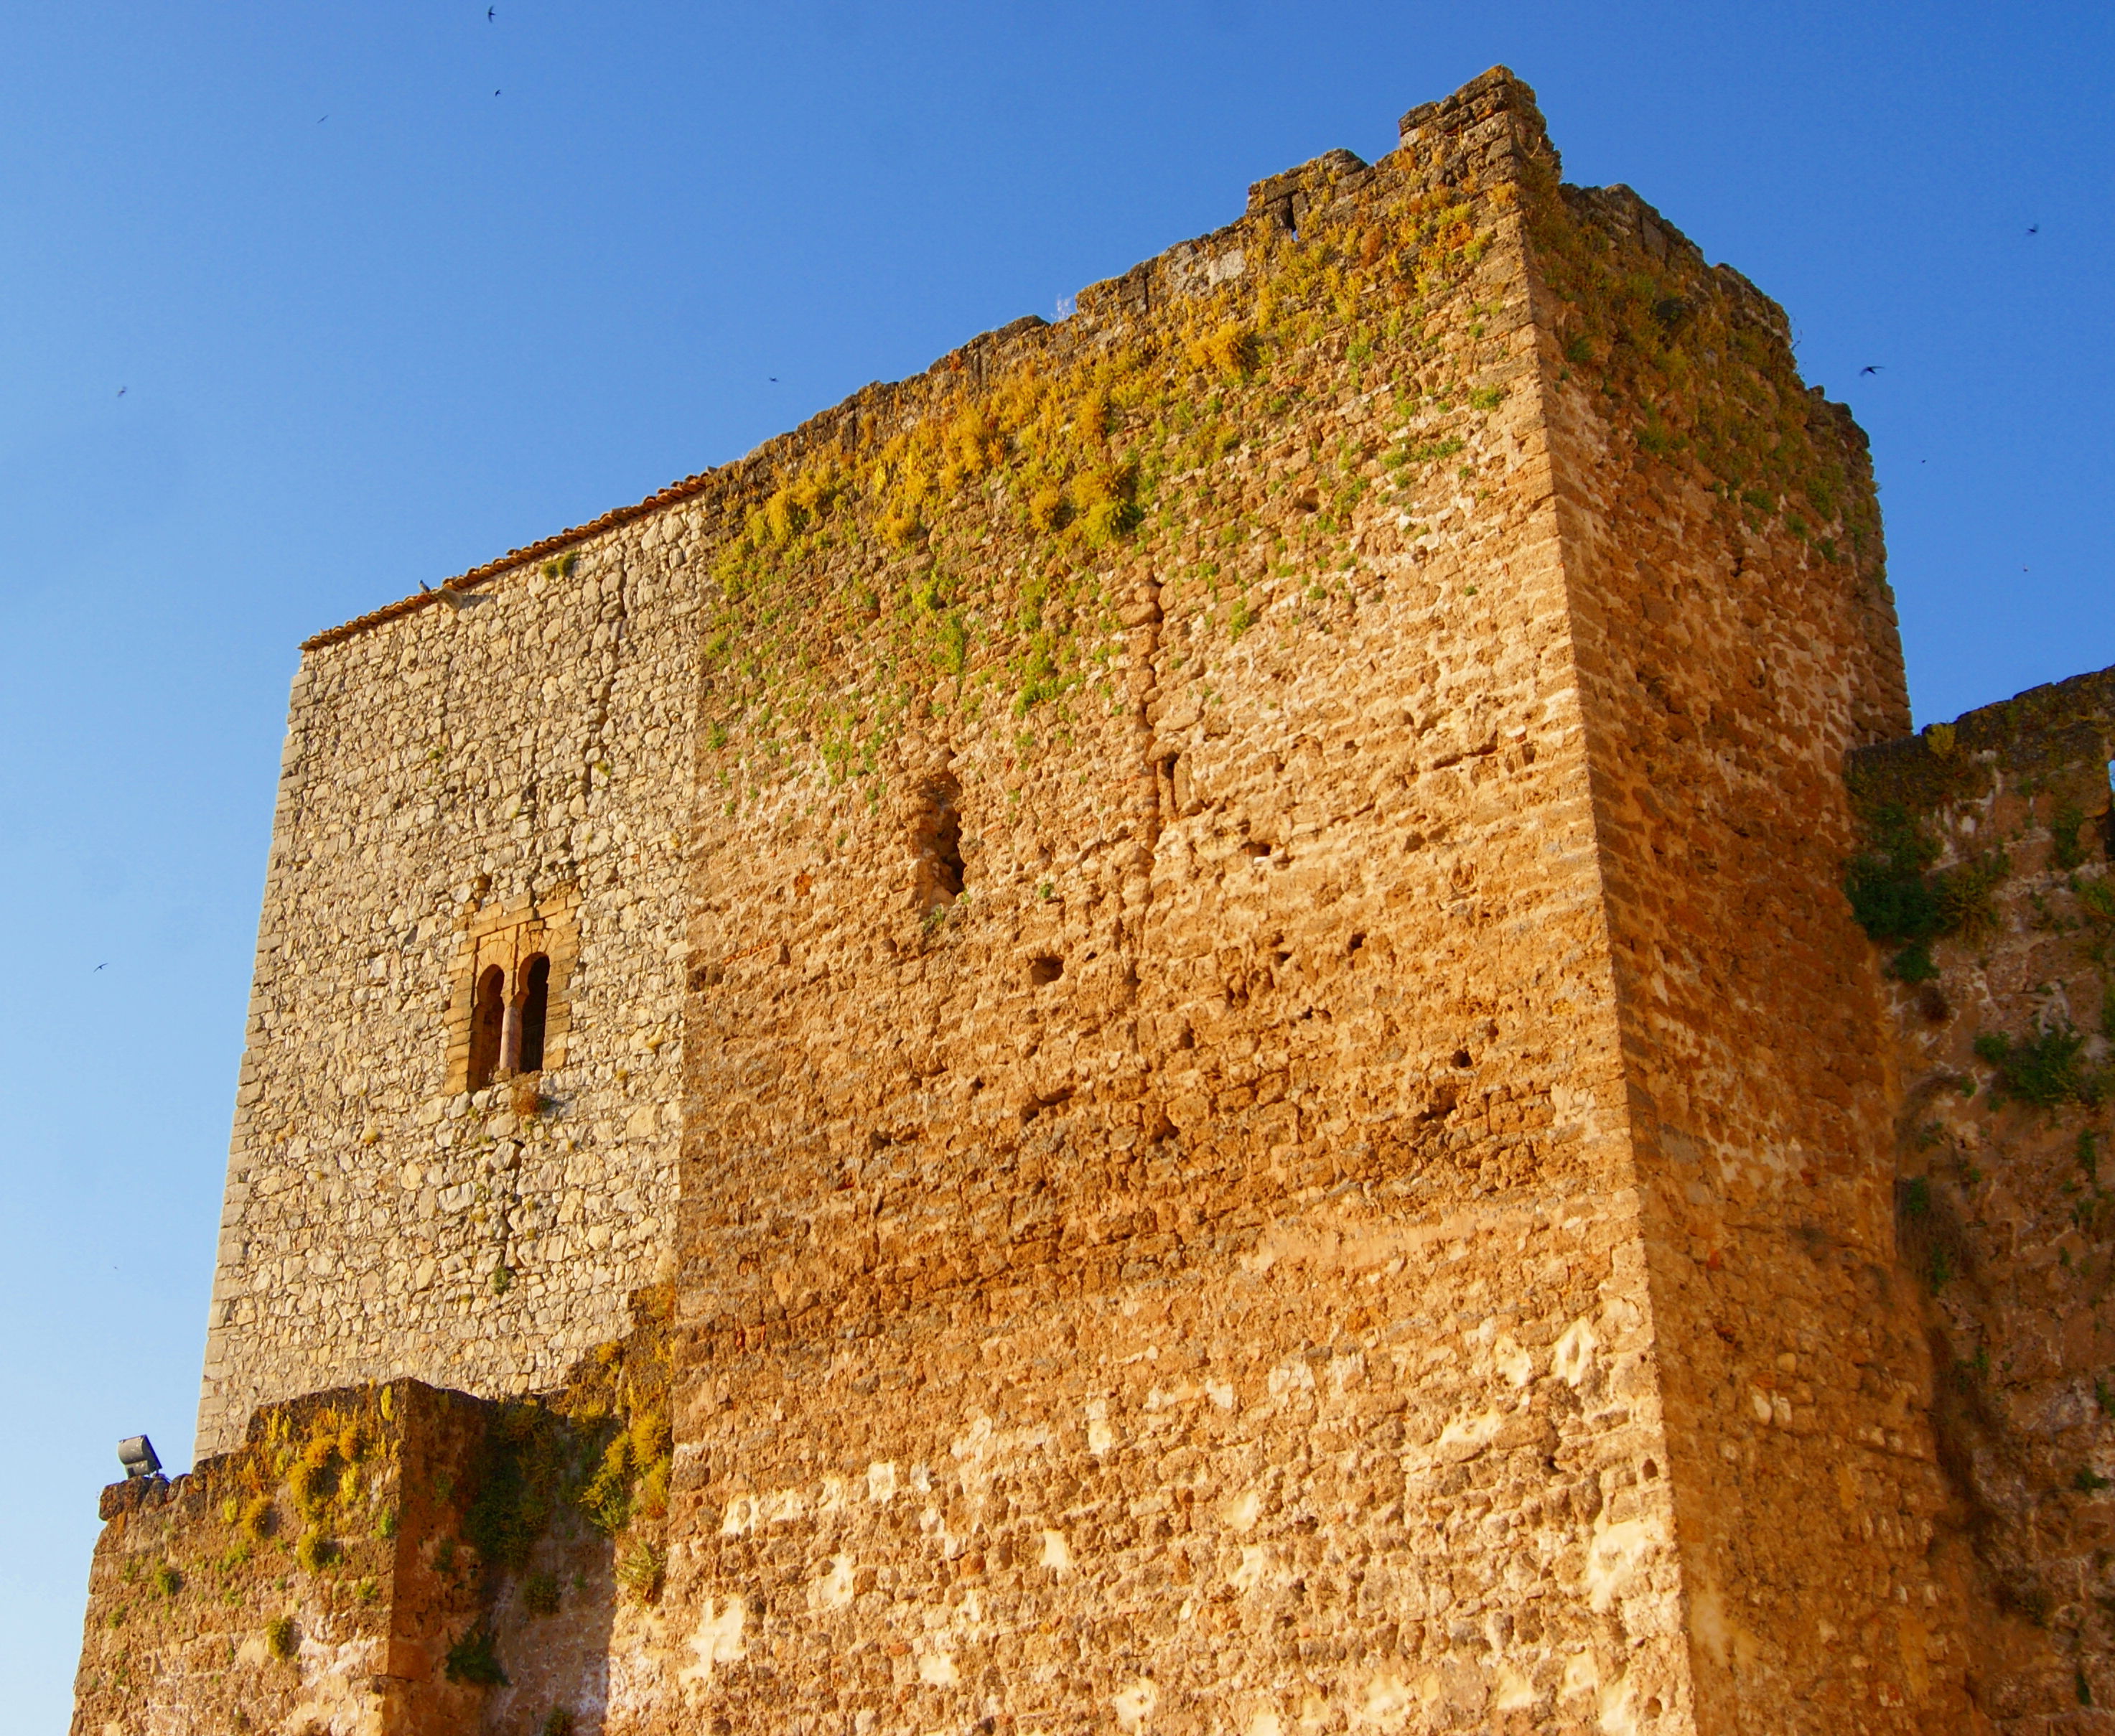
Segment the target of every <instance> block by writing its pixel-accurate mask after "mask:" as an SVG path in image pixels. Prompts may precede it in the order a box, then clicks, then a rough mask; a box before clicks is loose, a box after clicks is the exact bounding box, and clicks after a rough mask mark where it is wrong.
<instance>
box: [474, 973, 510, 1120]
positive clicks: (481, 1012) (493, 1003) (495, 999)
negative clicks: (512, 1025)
mask: <svg viewBox="0 0 2115 1736" xmlns="http://www.w3.org/2000/svg"><path fill="white" fill-rule="evenodd" d="M506 1018H507V973H506V972H505V971H502V970H501V969H500V968H499V967H498V965H493V967H491V968H490V969H489V970H488V971H485V973H484V975H483V976H480V977H479V978H478V980H477V994H476V996H475V999H473V1000H472V1001H471V1003H470V1089H471V1090H472V1091H483V1090H484V1087H485V1086H488V1085H489V1084H491V1083H492V1076H493V1073H495V1072H498V1069H499V1034H500V1028H501V1026H502V1024H503V1023H504V1022H505V1021H506Z"/></svg>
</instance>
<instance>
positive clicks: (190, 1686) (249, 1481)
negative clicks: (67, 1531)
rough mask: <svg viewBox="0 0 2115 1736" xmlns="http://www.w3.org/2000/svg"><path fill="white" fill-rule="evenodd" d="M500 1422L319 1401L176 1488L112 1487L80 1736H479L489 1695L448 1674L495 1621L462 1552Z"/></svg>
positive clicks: (366, 1399)
mask: <svg viewBox="0 0 2115 1736" xmlns="http://www.w3.org/2000/svg"><path fill="white" fill-rule="evenodd" d="M483 1412H484V1407H483V1406H480V1405H479V1404H478V1403H476V1402H475V1401H474V1400H470V1399H466V1398H462V1397H461V1395H460V1394H449V1393H442V1392H437V1391H435V1390H434V1389H431V1388H429V1387H424V1386H420V1385H418V1384H417V1383H415V1382H412V1381H405V1382H401V1383H397V1385H392V1386H389V1387H382V1388H366V1389H339V1390H337V1391H333V1392H328V1393H319V1394H310V1395H308V1396H306V1397H305V1398H301V1399H298V1400H296V1401H294V1402H292V1403H289V1404H286V1405H282V1406H272V1407H266V1408H264V1409H261V1410H259V1412H256V1413H255V1415H254V1417H253V1419H252V1421H251V1426H250V1431H249V1435H248V1438H247V1439H246V1440H245V1441H244V1442H243V1443H242V1444H241V1445H240V1446H238V1447H237V1448H236V1449H233V1450H232V1451H231V1452H228V1453H225V1454H215V1455H213V1456H212V1457H210V1458H204V1459H202V1460H201V1461H200V1463H199V1464H198V1466H197V1467H196V1468H195V1469H194V1470H193V1471H191V1472H188V1473H187V1474H186V1475H184V1476H182V1477H177V1478H176V1479H175V1480H174V1481H163V1479H161V1478H159V1477H155V1478H153V1479H146V1480H141V1481H135V1482H129V1483H119V1484H116V1485H114V1486H112V1487H110V1488H108V1489H106V1490H104V1491H103V1519H104V1521H105V1523H104V1526H103V1533H102V1535H101V1536H100V1537H99V1539H98V1540H97V1543H96V1549H95V1559H94V1565H93V1567H92V1568H91V1569H90V1572H89V1602H88V1615H87V1620H86V1633H85V1638H84V1641H83V1643H82V1646H81V1659H80V1673H79V1677H78V1679H77V1681H76V1688H75V1696H74V1716H73V1723H72V1726H71V1729H72V1736H113V1733H123V1736H203V1733H205V1732H213V1733H219V1732H242V1731H260V1732H262V1731H273V1732H285V1733H287V1736H308V1733H316V1736H321V1733H323V1732H326V1731H328V1732H330V1733H333V1736H354V1733H356V1732H357V1733H360V1736H379V1733H381V1732H383V1731H384V1730H386V1731H387V1732H388V1733H389V1736H445V1733H447V1732H449V1731H452V1730H456V1729H462V1728H464V1727H465V1725H466V1723H470V1724H474V1723H475V1720H476V1719H477V1717H478V1716H479V1709H480V1706H481V1702H482V1700H483V1693H482V1691H481V1690H480V1689H479V1688H478V1687H477V1686H475V1684H472V1683H456V1682H452V1681H450V1680H449V1679H448V1674H447V1671H446V1670H445V1669H444V1668H443V1662H444V1654H445V1653H446V1652H447V1649H448V1647H449V1646H450V1645H451V1644H452V1643H453V1642H456V1641H457V1640H458V1639H459V1638H460V1637H461V1635H462V1634H463V1633H466V1632H467V1631H469V1629H470V1625H471V1623H472V1622H473V1620H474V1619H475V1613H476V1610H477V1605H478V1599H477V1584H476V1580H475V1576H474V1575H473V1574H471V1573H467V1572H459V1571H457V1570H456V1563H455V1559H454V1550H455V1545H454V1543H453V1541H452V1539H453V1538H454V1536H455V1534H456V1531H457V1529H458V1528H459V1527H460V1525H461V1507H462V1504H463V1501H464V1499H466V1497H467V1495H468V1494H469V1492H470V1489H471V1487H472V1484H473V1472H474V1471H475V1464H476V1460H477V1456H478V1455H477V1450H476V1449H477V1446H478V1444H479V1441H480V1440H481V1439H482V1426H483V1420H484V1418H483ZM463 1565H464V1566H465V1567H467V1566H468V1565H469V1564H468V1563H467V1561H466V1563H465V1564H463Z"/></svg>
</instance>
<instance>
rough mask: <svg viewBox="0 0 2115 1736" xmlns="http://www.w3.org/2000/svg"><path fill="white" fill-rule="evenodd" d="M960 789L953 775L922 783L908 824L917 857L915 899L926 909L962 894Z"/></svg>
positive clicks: (948, 901) (945, 902)
mask: <svg viewBox="0 0 2115 1736" xmlns="http://www.w3.org/2000/svg"><path fill="white" fill-rule="evenodd" d="M961 800H962V792H961V787H960V786H959V785H958V784H957V783H956V782H955V780H954V779H953V778H936V779H935V780H934V782H932V783H929V784H927V785H926V786H925V790H924V799H923V800H922V801H920V803H919V806H918V812H917V815H916V818H915V820H913V821H912V824H911V847H912V848H913V849H914V850H915V852H917V856H918V881H919V884H918V902H919V905H920V907H921V908H922V909H924V910H925V911H928V912H930V911H933V910H935V909H937V908H938V907H940V906H941V905H943V904H948V903H952V902H953V901H954V900H955V899H957V898H960V897H961V892H962V884H963V879H964V874H963V867H962V813H961Z"/></svg>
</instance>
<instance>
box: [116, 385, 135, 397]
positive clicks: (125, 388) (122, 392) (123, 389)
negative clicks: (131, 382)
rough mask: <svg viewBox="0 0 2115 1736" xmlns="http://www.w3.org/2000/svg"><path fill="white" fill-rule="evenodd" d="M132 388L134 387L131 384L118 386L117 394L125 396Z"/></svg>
mask: <svg viewBox="0 0 2115 1736" xmlns="http://www.w3.org/2000/svg"><path fill="white" fill-rule="evenodd" d="M131 389H132V388H131V387H130V386H120V387H119V388H117V395H118V397H124V396H125V394H126V393H127V392H130V391H131Z"/></svg>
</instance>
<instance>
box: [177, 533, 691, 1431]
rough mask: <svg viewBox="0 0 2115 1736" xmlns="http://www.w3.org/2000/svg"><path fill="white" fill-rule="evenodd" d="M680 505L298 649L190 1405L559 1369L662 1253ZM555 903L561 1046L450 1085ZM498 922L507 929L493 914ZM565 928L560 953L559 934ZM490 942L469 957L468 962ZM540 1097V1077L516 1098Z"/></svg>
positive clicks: (687, 700)
mask: <svg viewBox="0 0 2115 1736" xmlns="http://www.w3.org/2000/svg"><path fill="white" fill-rule="evenodd" d="M688 528H689V526H688V525H687V522H686V519H685V518H684V517H683V515H682V514H681V513H680V512H675V513H670V514H668V515H666V516H664V517H658V518H654V519H650V520H648V521H644V522H632V523H626V524H623V525H620V526H612V527H611V528H609V529H608V530H605V531H603V533H602V534H600V535H595V536H593V537H590V538H588V539H586V540H584V541H582V542H580V544H578V545H577V546H576V548H575V549H573V550H572V551H571V553H570V554H569V556H568V557H566V558H553V560H551V561H549V562H547V563H544V564H542V565H541V566H539V565H537V564H534V563H521V564H519V565H517V566H516V567H514V568H513V569H512V571H510V572H508V574H507V576H506V577H505V578H504V579H503V580H502V581H498V582H496V583H492V584H489V585H488V586H486V587H485V588H484V589H483V590H481V591H477V592H471V593H466V595H467V596H468V599H469V600H468V601H467V602H466V603H463V604H461V606H460V607H450V606H448V605H447V604H444V603H443V602H441V601H438V600H436V601H432V602H429V603H428V604H426V606H424V607H423V608H414V609H401V608H400V609H398V610H397V611H394V612H392V613H389V614H388V616H387V617H386V618H382V619H379V620H377V621H375V622H371V623H368V624H366V625H365V626H364V627H362V629H361V630H360V631H352V632H343V631H341V632H340V633H337V634H331V635H325V636H322V638H321V639H320V640H319V641H314V642H312V643H311V644H310V645H309V646H308V647H307V648H305V651H304V654H303V658H302V664H301V673H299V674H298V675H297V676H296V678H295V682H294V688H293V699H292V703H291V708H290V714H289V723H288V728H287V751H286V755H285V759H284V762H283V764H284V769H283V772H282V779H281V785H280V795H279V805H278V812H277V814H276V815H275V818H274V822H273V843H272V855H271V861H270V865H269V868H268V875H267V879H266V884H265V895H264V916H263V919H262V921H261V923H260V925H259V940H258V952H257V972H256V981H255V990H254V991H253V994H252V997H251V1002H250V1034H249V1041H248V1046H247V1049H246V1051H245V1055H244V1059H243V1063H242V1072H241V1086H240V1089H239V1091H238V1093H237V1099H236V1121H235V1132H234V1137H233V1141H232V1149H231V1153H230V1156H229V1160H228V1178H227V1203H226V1206H225V1208H224V1210H223V1219H222V1228H221V1241H220V1253H219V1259H218V1268H217V1270H216V1273H215V1278H214V1284H213V1302H212V1314H211V1320H210V1323H209V1335H208V1340H207V1352H206V1370H205V1380H204V1390H203V1394H202V1397H201V1399H200V1425H199V1441H200V1451H201V1452H204V1453H210V1452H213V1451H215V1450H218V1449H223V1448H225V1447H227V1446H228V1445H230V1444H232V1443H233V1442H235V1441H237V1440H241V1435H242V1431H243V1429H244V1426H245V1422H246V1421H247V1418H248V1417H249V1414H250V1410H251V1408H253V1407H254V1406H255V1405H257V1404H258V1403H262V1402H264V1401H266V1400H269V1399H274V1398H285V1397H289V1396H291V1395H293V1394H298V1393H301V1392H305V1391H310V1390H312V1389H315V1388H318V1387H319V1386H324V1385H338V1384H342V1383H345V1382H348V1381H355V1382H356V1381H365V1380H386V1379H391V1378H393V1377H395V1376H397V1375H415V1376H416V1377H418V1378H420V1379H422V1380H429V1381H432V1382H434V1383H435V1384H437V1385H449V1386H455V1387H461V1388H464V1389H469V1390H471V1391H475V1392H479V1393H482V1394H502V1393H507V1392H521V1391H525V1390H529V1389H534V1388H537V1387H543V1386H548V1385H553V1384H554V1383H555V1382H556V1381H557V1380H558V1379H559V1378H560V1377H561V1376H562V1375H563V1373H564V1371H565V1370H566V1368H567V1366H569V1365H570V1364H571V1362H572V1361H573V1360H574V1358H576V1357H578V1356H579V1355H580V1353H582V1352H583V1351H584V1350H585V1348H587V1347H588V1346H589V1345H590V1344H593V1343H597V1342H599V1341H602V1340H605V1339H612V1338H614V1337H616V1336H617V1335H618V1334H621V1333H622V1331H623V1330H624V1320H625V1315H624V1298H625V1297H626V1294H627V1293H629V1292H631V1291H632V1290H634V1289H636V1288H639V1287H640V1286H641V1285H644V1284H648V1283H649V1282H651V1281H652V1280H653V1279H654V1277H655V1275H656V1274H657V1272H658V1270H660V1268H661V1267H662V1266H663V1265H664V1264H665V1263H666V1261H668V1258H669V1256H670V1252H671V1249H672V1238H673V1233H674V1227H675V1225H674V1215H675V1182H676V1177H675V1155H676V1145H677V1116H678V1113H679V1110H678V1104H677V1083H676V1082H677V1072H678V1063H677V1057H678V1054H679V1053H680V1050H681V1030H680V1011H681V972H682V966H681V953H682V948H683V899H684V887H683V877H684V872H685V869H684V863H685V861H686V828H687V825H688V823H689V782H688V778H687V776H686V774H685V771H684V767H685V766H686V764H687V760H688V755H689V754H690V742H691V740H692V737H693V735H694V733H695V694H696V677H695V669H696V656H697V653H696V641H697V632H696V627H695V619H694V614H695V609H696V608H697V597H696V593H695V588H694V587H693V586H690V584H689V583H688V582H686V578H685V576H684V575H685V572H686V568H685V567H684V564H683V558H682V553H681V551H682V548H683V539H684V537H685V535H686V532H687V530H688ZM534 916H542V917H544V918H545V919H548V921H547V926H548V928H549V929H550V930H551V932H552V935H553V938H552V939H548V940H544V941H539V943H538V944H540V945H545V946H547V947H548V948H549V950H550V952H551V953H552V956H553V959H554V962H556V963H558V964H560V965H561V966H562V967H569V969H565V970H564V971H562V976H561V977H559V978H554V988H556V989H557V990H562V996H561V1003H560V1005H559V1006H558V1008H557V1016H556V1017H554V1018H553V1055H552V1058H551V1059H552V1062H553V1064H551V1065H549V1066H548V1067H546V1068H545V1069H544V1071H543V1072H542V1073H541V1075H540V1076H539V1078H537V1079H535V1080H531V1081H520V1082H505V1081H502V1082H500V1083H498V1084H497V1085H495V1086H491V1087H489V1088H487V1089H485V1090H483V1091H478V1092H475V1093H471V1092H468V1091H465V1090H464V1089H463V1086H464V1077H463V1057H464V1053H465V1046H466V1043H467V1039H468V1024H467V1021H468V1017H469V994H470V981H471V977H472V975H473V965H474V961H475V958H478V957H483V958H484V959H485V962H492V958H493V956H494V955H493V951H492V949H493V947H494V946H495V945H496V944H498V940H503V939H504V934H503V933H502V934H500V935H498V938H497V939H495V936H494V924H495V921H500V926H501V928H502V930H504V929H505V927H506V925H508V924H512V923H513V922H515V921H520V920H524V919H527V918H530V917H534ZM501 919H503V921H502V920H501ZM561 943H562V944H561ZM480 948H482V951H480V950H479V949H480ZM517 1087H521V1088H517Z"/></svg>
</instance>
